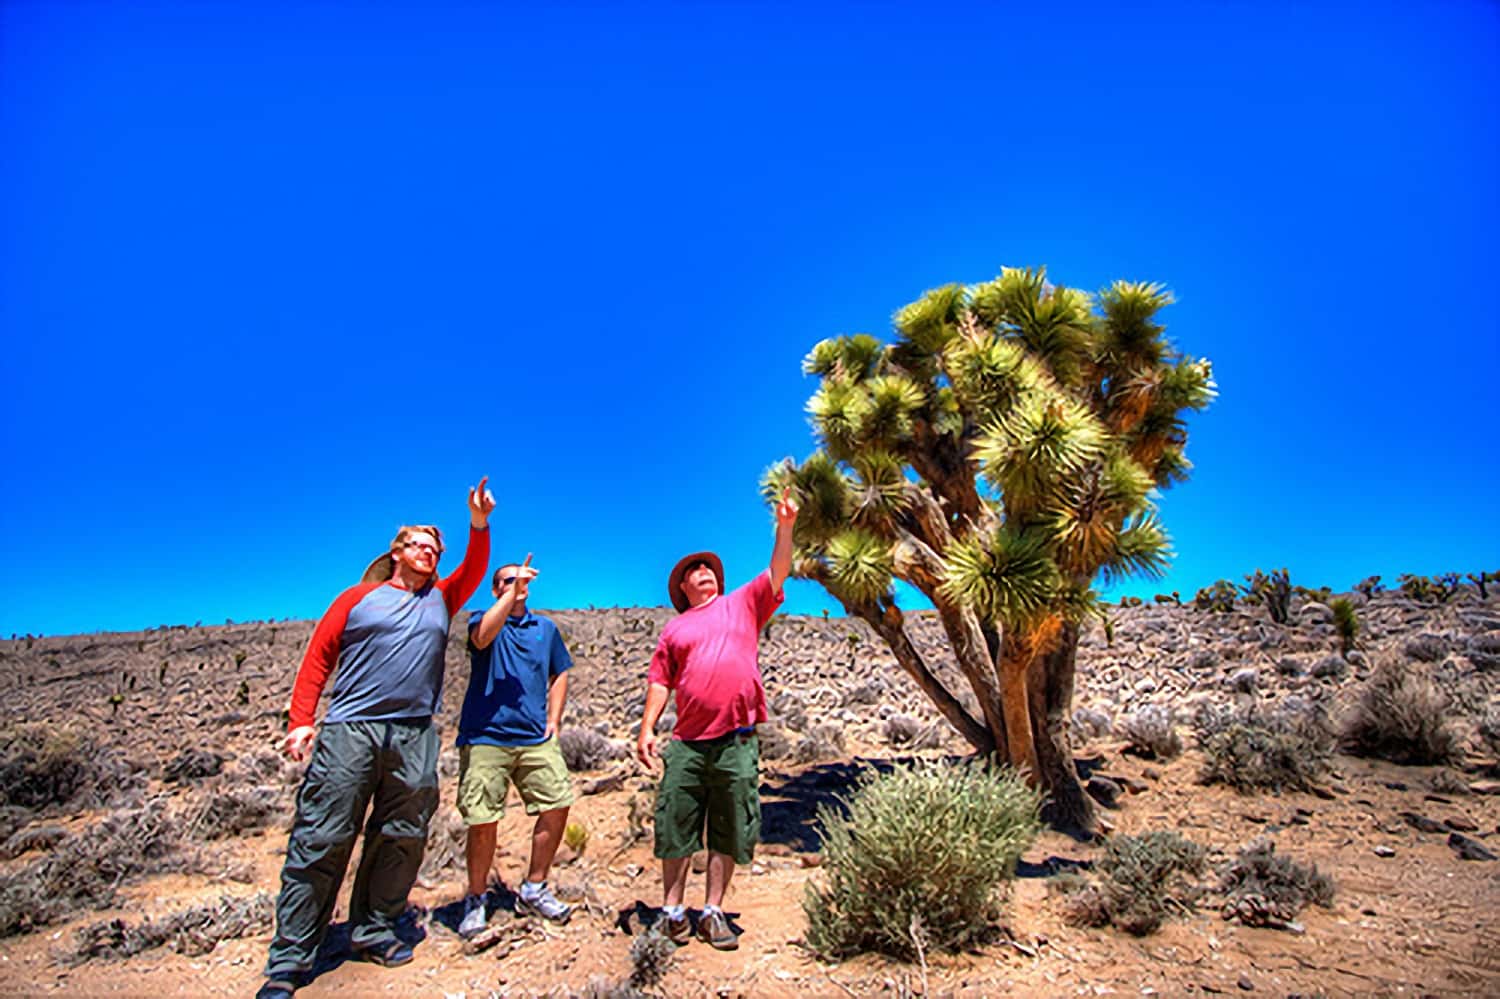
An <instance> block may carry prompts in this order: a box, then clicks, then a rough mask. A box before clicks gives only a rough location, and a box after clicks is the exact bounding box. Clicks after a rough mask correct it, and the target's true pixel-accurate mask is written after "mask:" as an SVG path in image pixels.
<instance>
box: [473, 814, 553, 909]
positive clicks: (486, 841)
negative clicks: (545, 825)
mask: <svg viewBox="0 0 1500 999" xmlns="http://www.w3.org/2000/svg"><path fill="white" fill-rule="evenodd" d="M553 849H554V850H555V849H556V847H555V846H554V847H553ZM494 862H495V823H493V822H486V823H484V824H483V825H478V826H469V829H468V835H467V836H466V837H465V838H464V863H465V865H466V866H467V867H468V869H469V894H470V895H483V894H484V892H485V889H486V888H488V887H489V877H490V866H491V865H492V864H494Z"/></svg>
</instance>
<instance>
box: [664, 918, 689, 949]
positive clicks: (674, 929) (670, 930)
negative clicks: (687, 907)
mask: <svg viewBox="0 0 1500 999" xmlns="http://www.w3.org/2000/svg"><path fill="white" fill-rule="evenodd" d="M661 931H662V933H664V934H666V937H667V939H668V940H670V941H672V942H673V943H674V944H676V945H677V946H679V947H682V946H684V945H686V944H687V942H688V941H689V940H691V939H693V924H692V923H690V922H688V917H687V913H683V914H682V915H680V916H678V917H677V918H676V919H673V918H672V917H671V916H666V915H663V916H662V917H661Z"/></svg>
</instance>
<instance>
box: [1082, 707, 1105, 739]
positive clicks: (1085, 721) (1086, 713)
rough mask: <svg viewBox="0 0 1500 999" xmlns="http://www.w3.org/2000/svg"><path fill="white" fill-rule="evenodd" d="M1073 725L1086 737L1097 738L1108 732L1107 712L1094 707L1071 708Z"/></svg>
mask: <svg viewBox="0 0 1500 999" xmlns="http://www.w3.org/2000/svg"><path fill="white" fill-rule="evenodd" d="M1073 727H1074V728H1075V729H1077V730H1078V731H1079V733H1080V734H1081V735H1083V737H1084V738H1086V739H1098V738H1100V737H1102V736H1106V735H1108V734H1109V732H1110V728H1111V724H1110V720H1109V715H1108V713H1106V712H1104V711H1101V710H1099V709H1098V708H1094V707H1082V708H1074V709H1073Z"/></svg>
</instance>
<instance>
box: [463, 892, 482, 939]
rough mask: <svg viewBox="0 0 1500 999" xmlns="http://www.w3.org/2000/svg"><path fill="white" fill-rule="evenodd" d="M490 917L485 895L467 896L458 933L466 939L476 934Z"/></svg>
mask: <svg viewBox="0 0 1500 999" xmlns="http://www.w3.org/2000/svg"><path fill="white" fill-rule="evenodd" d="M489 918H490V917H489V914H488V913H487V912H485V909H484V896H483V895H469V896H467V897H466V898H465V899H464V918H463V920H462V921H461V922H460V923H459V924H458V935H459V936H461V937H463V938H464V939H465V940H467V939H468V938H469V937H472V936H475V935H476V934H478V933H480V932H481V931H482V930H483V929H484V928H485V926H486V925H487V924H488V923H489Z"/></svg>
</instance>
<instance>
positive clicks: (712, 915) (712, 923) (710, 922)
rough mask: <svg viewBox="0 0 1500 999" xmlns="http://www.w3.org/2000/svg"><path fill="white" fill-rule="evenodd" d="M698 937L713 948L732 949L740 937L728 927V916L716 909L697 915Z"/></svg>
mask: <svg viewBox="0 0 1500 999" xmlns="http://www.w3.org/2000/svg"><path fill="white" fill-rule="evenodd" d="M698 939H699V940H702V941H703V942H704V943H706V944H708V945H709V946H710V947H712V948H713V949H714V950H734V949H735V948H737V947H738V946H739V945H740V938H739V937H738V936H737V935H736V934H735V932H734V930H732V929H730V928H729V917H728V916H726V915H724V913H722V912H719V911H717V910H714V911H709V912H705V913H704V914H703V915H701V916H699V917H698Z"/></svg>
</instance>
